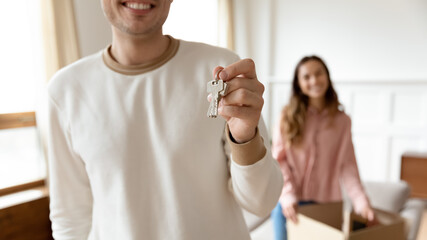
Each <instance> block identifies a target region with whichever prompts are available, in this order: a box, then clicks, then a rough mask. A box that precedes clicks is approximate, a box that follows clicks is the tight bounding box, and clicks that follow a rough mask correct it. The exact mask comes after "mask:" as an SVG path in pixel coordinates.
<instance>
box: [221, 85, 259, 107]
mask: <svg viewBox="0 0 427 240" xmlns="http://www.w3.org/2000/svg"><path fill="white" fill-rule="evenodd" d="M220 105H224V106H229V105H234V106H246V107H254V108H255V109H259V110H260V109H262V106H263V105H264V99H263V98H262V97H260V96H259V95H258V94H256V93H253V92H251V91H249V90H247V89H244V88H240V89H237V90H235V91H233V92H230V93H229V94H227V95H226V96H225V97H223V98H221V100H220Z"/></svg>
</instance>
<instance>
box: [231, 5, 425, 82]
mask: <svg viewBox="0 0 427 240" xmlns="http://www.w3.org/2000/svg"><path fill="white" fill-rule="evenodd" d="M235 20H236V22H237V23H238V24H237V26H236V28H237V29H236V39H237V45H238V48H237V51H238V53H240V55H242V56H245V57H246V56H247V57H253V58H255V60H258V61H257V62H258V65H260V67H261V69H260V73H261V75H263V76H276V77H281V78H285V79H290V78H291V75H292V71H293V68H294V66H295V64H296V63H297V61H298V60H299V59H300V58H301V57H302V56H304V55H307V54H318V55H320V56H321V57H323V58H324V59H325V60H326V62H327V64H328V65H329V67H330V70H331V73H332V77H333V78H334V79H335V80H337V81H345V80H358V81H360V80H367V81H369V80H380V79H381V80H385V81H391V80H402V79H411V80H414V79H418V80H419V79H422V80H425V79H427V57H426V56H427V1H425V0H346V1H342V0H325V1H317V0H265V1H263V4H259V1H255V0H236V19H235ZM248 45H249V46H248ZM266 55H268V56H267V57H266ZM266 63H268V64H269V66H267V67H264V66H263V65H264V64H266Z"/></svg>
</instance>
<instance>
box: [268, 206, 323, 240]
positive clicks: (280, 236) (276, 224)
mask: <svg viewBox="0 0 427 240" xmlns="http://www.w3.org/2000/svg"><path fill="white" fill-rule="evenodd" d="M314 203H316V202H313V201H301V202H299V203H298V205H299V206H302V205H307V204H314ZM271 220H272V221H273V230H274V239H275V240H287V239H288V231H287V230H286V218H285V216H283V213H282V205H280V203H277V206H276V207H275V208H274V209H273V211H272V212H271Z"/></svg>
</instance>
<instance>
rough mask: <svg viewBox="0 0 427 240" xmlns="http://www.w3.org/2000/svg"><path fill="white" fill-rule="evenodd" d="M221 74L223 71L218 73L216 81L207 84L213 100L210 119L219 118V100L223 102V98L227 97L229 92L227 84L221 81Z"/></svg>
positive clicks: (209, 113)
mask: <svg viewBox="0 0 427 240" xmlns="http://www.w3.org/2000/svg"><path fill="white" fill-rule="evenodd" d="M220 72H221V71H218V73H217V74H216V77H215V80H212V81H209V82H208V84H207V90H208V93H210V94H211V95H212V100H211V102H210V104H209V109H208V113H207V115H208V117H210V118H216V117H217V116H218V103H219V100H221V97H223V96H225V94H226V91H227V83H225V82H224V81H223V80H221V79H219V73H220Z"/></svg>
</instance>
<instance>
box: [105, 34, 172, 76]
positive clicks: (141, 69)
mask: <svg viewBox="0 0 427 240" xmlns="http://www.w3.org/2000/svg"><path fill="white" fill-rule="evenodd" d="M167 37H168V38H169V39H170V43H169V46H168V48H167V49H166V51H165V52H164V53H163V54H162V55H160V56H159V57H157V58H155V59H153V60H152V61H150V62H146V63H143V64H138V65H123V64H120V63H118V62H117V61H116V60H114V58H113V57H112V56H111V52H110V49H111V45H109V46H108V47H107V48H105V49H104V51H103V53H102V59H103V61H104V63H105V65H107V67H108V68H110V69H111V70H113V71H115V72H118V73H121V74H124V75H138V74H142V73H146V72H149V71H152V70H154V69H156V68H159V67H160V66H162V65H163V64H165V63H167V62H168V61H169V60H170V59H171V58H173V57H174V56H175V54H176V53H177V52H178V48H179V41H178V40H177V39H175V38H173V37H171V36H169V35H167Z"/></svg>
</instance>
